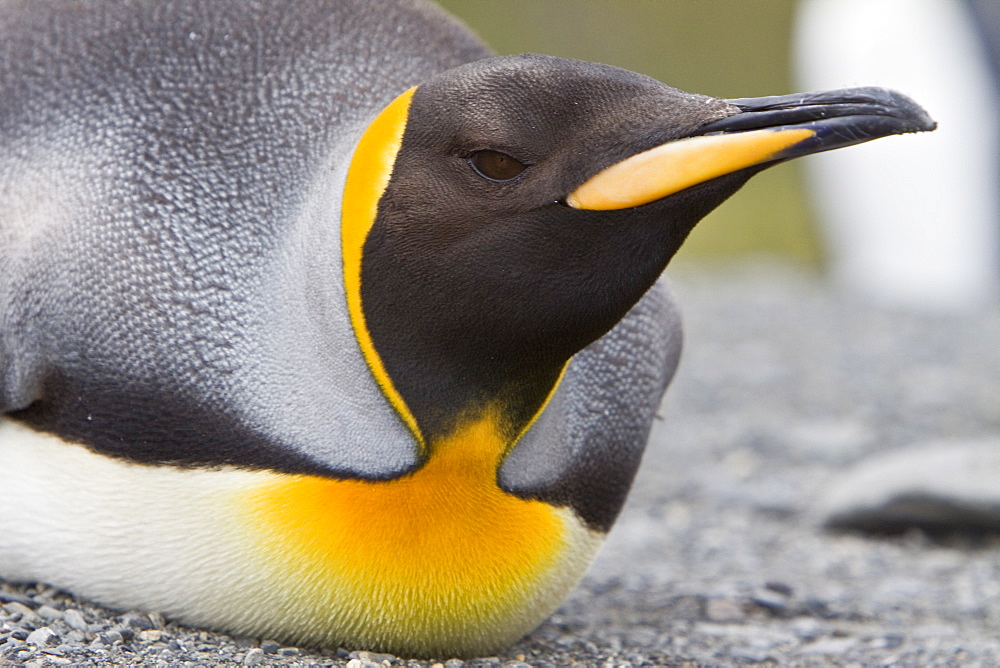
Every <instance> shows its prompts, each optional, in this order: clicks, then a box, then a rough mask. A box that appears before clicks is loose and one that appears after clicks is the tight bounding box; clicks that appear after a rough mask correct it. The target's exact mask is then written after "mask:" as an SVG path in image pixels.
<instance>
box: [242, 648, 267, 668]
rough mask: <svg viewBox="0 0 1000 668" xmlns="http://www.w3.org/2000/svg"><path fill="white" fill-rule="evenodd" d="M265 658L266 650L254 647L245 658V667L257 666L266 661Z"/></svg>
mask: <svg viewBox="0 0 1000 668" xmlns="http://www.w3.org/2000/svg"><path fill="white" fill-rule="evenodd" d="M265 658H266V655H265V654H264V650H262V649H261V648H260V647H254V648H253V649H251V650H249V651H248V652H247V653H246V655H245V656H244V657H243V665H244V666H256V665H257V664H259V663H261V662H262V661H264V659H265Z"/></svg>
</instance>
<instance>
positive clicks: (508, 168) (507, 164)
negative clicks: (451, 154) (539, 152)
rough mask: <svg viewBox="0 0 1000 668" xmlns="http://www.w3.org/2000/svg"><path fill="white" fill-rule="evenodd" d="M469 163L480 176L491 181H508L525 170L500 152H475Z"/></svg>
mask: <svg viewBox="0 0 1000 668" xmlns="http://www.w3.org/2000/svg"><path fill="white" fill-rule="evenodd" d="M469 162H470V163H471V164H472V168H473V169H475V170H476V172H478V173H479V175H480V176H483V177H486V178H487V179H491V180H493V181H509V180H510V179H512V178H514V177H515V176H517V175H518V174H520V173H521V172H523V171H524V168H525V165H524V164H523V163H521V162H518V161H517V160H515V159H514V158H512V157H510V156H509V155H507V154H506V153H501V152H500V151H476V152H475V153H473V154H472V156H470V157H469Z"/></svg>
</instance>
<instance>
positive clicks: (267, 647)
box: [260, 640, 281, 654]
mask: <svg viewBox="0 0 1000 668" xmlns="http://www.w3.org/2000/svg"><path fill="white" fill-rule="evenodd" d="M260 648H261V649H262V650H264V654H277V653H278V650H279V649H281V645H279V644H278V643H277V642H276V641H274V640H265V641H264V642H262V643H261V644H260Z"/></svg>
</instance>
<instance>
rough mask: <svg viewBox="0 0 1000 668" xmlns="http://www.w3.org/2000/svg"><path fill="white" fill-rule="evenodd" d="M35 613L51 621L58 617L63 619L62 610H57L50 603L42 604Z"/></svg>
mask: <svg viewBox="0 0 1000 668" xmlns="http://www.w3.org/2000/svg"><path fill="white" fill-rule="evenodd" d="M35 613H36V614H37V615H38V616H39V617H41V618H42V619H44V620H47V621H50V622H51V621H53V620H56V619H62V617H63V613H62V611H61V610H56V609H55V608H53V607H52V606H50V605H43V606H41V607H40V608H38V609H37V610H35Z"/></svg>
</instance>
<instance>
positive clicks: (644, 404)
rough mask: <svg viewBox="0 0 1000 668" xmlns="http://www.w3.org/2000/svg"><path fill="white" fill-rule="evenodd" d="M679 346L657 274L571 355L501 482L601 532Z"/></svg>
mask: <svg viewBox="0 0 1000 668" xmlns="http://www.w3.org/2000/svg"><path fill="white" fill-rule="evenodd" d="M681 342H682V334H681V320H680V313H679V311H678V309H677V306H676V304H675V302H674V298H673V294H672V293H671V291H670V288H669V287H668V285H667V284H666V282H665V281H664V280H660V281H659V282H658V283H656V284H655V285H653V287H652V288H651V289H650V290H649V292H647V293H646V295H645V296H644V297H643V298H642V299H641V300H640V301H639V302H638V303H637V304H636V305H635V306H634V307H633V308H632V310H631V311H629V313H628V315H626V316H625V318H624V319H623V320H622V321H621V322H619V323H618V325H616V326H615V327H614V329H612V330H611V331H610V332H608V333H607V334H605V335H604V336H603V337H601V338H600V339H598V340H597V341H595V342H594V343H592V344H590V345H589V346H587V347H586V348H584V349H583V350H581V351H580V352H579V353H577V354H576V356H575V357H574V358H573V359H572V361H571V362H570V364H569V367H568V368H567V370H566V373H565V375H564V376H563V379H562V381H561V382H560V384H559V387H558V389H557V390H556V392H555V393H554V394H553V396H552V398H551V399H550V400H549V403H548V405H547V406H546V408H545V410H544V411H543V413H542V414H541V415H540V416H539V418H538V420H537V421H536V422H535V424H534V425H532V427H531V429H529V430H528V432H527V433H525V435H524V436H523V437H522V438H521V441H520V442H519V443H518V444H517V446H515V448H514V450H513V451H512V452H511V454H510V455H509V456H508V457H507V459H506V460H505V462H504V465H503V467H502V468H501V469H500V476H499V478H500V484H501V487H503V488H504V489H505V490H507V491H509V492H511V493H513V494H515V495H517V496H521V497H524V498H533V499H539V500H542V501H546V502H548V503H551V504H553V505H557V506H570V507H572V508H573V509H574V510H575V511H576V512H577V514H579V515H580V517H582V518H583V520H584V521H585V522H586V523H587V525H588V526H589V527H590V528H592V529H596V530H599V531H608V530H609V529H610V528H611V525H612V524H614V522H615V519H616V518H617V516H618V512H619V511H620V510H621V507H622V504H623V503H624V502H625V497H626V496H627V494H628V491H629V489H630V487H631V485H632V479H633V477H634V476H635V472H636V469H637V468H638V466H639V462H640V460H641V458H642V453H643V451H644V450H645V448H646V442H647V439H648V437H649V430H650V427H651V424H652V421H653V417H654V415H655V413H656V410H657V408H658V407H659V405H660V400H661V398H662V396H663V393H664V392H665V391H666V389H667V385H668V384H669V383H670V380H671V379H672V378H673V375H674V371H675V370H676V368H677V363H678V361H679V360H680V354H681Z"/></svg>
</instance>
